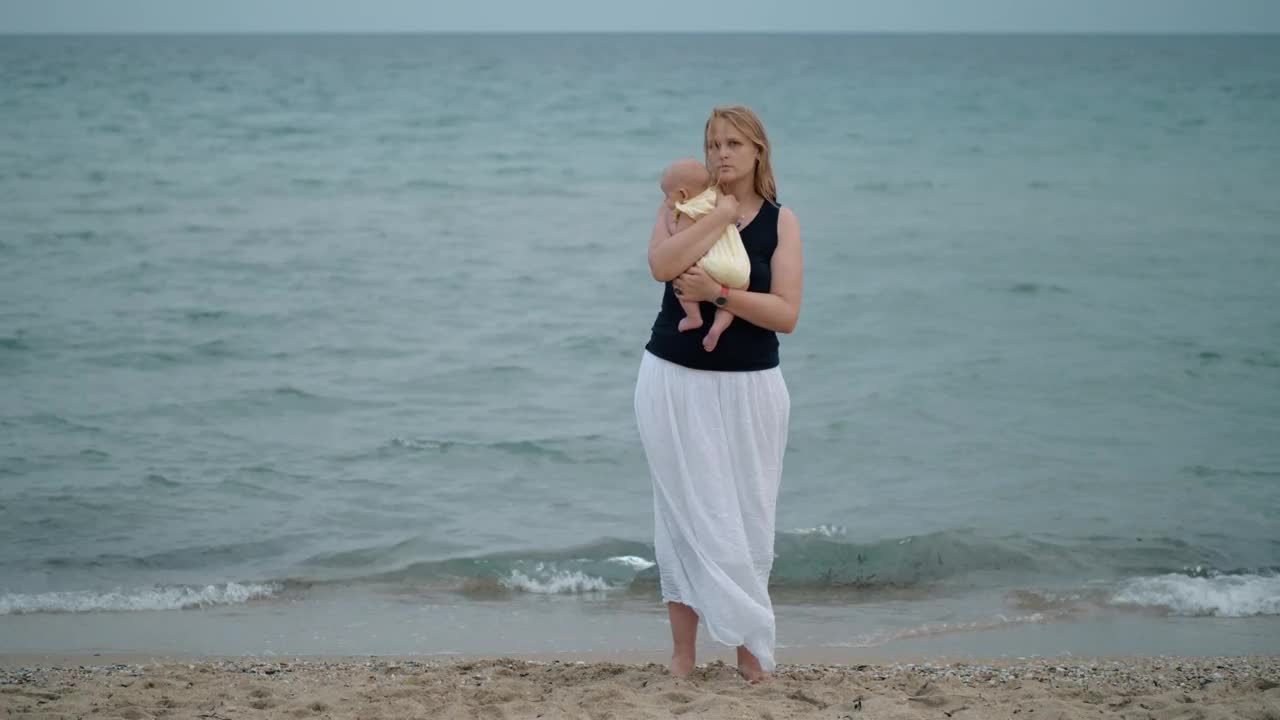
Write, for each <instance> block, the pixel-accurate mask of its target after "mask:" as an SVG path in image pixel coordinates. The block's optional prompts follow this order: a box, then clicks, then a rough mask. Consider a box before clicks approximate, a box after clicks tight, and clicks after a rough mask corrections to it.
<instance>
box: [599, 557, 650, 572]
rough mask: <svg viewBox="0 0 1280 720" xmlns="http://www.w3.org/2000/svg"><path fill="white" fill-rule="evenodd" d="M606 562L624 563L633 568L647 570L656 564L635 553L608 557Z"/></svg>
mask: <svg viewBox="0 0 1280 720" xmlns="http://www.w3.org/2000/svg"><path fill="white" fill-rule="evenodd" d="M608 562H611V563H618V564H619V565H626V566H627V567H629V568H632V569H634V570H647V569H649V568H651V567H653V566H654V565H656V564H657V563H654V562H652V561H650V560H645V559H644V558H642V557H638V556H636V555H619V556H618V557H611V558H609V560H608Z"/></svg>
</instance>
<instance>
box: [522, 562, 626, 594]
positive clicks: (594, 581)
mask: <svg viewBox="0 0 1280 720" xmlns="http://www.w3.org/2000/svg"><path fill="white" fill-rule="evenodd" d="M499 582H500V583H501V584H502V586H503V587H505V588H507V589H509V590H516V591H520V592H529V593H537V594H540V595H560V594H574V593H589V592H604V591H607V590H612V589H614V588H613V586H612V585H610V584H609V581H608V580H605V579H604V578H600V577H595V576H592V575H587V574H586V573H583V572H580V571H577V570H550V571H547V570H544V569H543V568H542V567H537V568H534V570H533V571H532V573H530V574H525V573H523V572H521V571H519V570H512V571H511V574H510V575H508V576H507V577H505V578H502V579H501V580H500V581H499Z"/></svg>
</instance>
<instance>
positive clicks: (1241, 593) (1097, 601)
mask: <svg viewBox="0 0 1280 720" xmlns="http://www.w3.org/2000/svg"><path fill="white" fill-rule="evenodd" d="M1006 601H1007V602H1008V604H1009V605H1010V606H1011V607H1013V608H1015V609H1018V610H1024V611H1030V612H1046V613H1059V614H1069V613H1078V612H1087V611H1092V610H1099V609H1118V610H1133V611H1138V612H1146V613H1150V612H1155V613H1160V614H1167V615H1174V616H1182V617H1228V618H1238V617H1256V616H1263V615H1280V575H1276V574H1275V573H1273V572H1270V571H1262V572H1246V571H1237V572H1221V571H1218V570H1214V569H1212V568H1205V567H1194V568H1187V569H1186V570H1184V571H1182V572H1171V573H1165V574H1162V575H1144V576H1138V577H1130V578H1126V579H1123V580H1120V581H1118V582H1115V583H1111V582H1108V583H1095V584H1093V585H1091V586H1089V587H1083V588H1078V589H1074V590H1065V591H1063V590H1059V591H1033V590H1014V591H1011V592H1010V593H1008V595H1007V596H1006Z"/></svg>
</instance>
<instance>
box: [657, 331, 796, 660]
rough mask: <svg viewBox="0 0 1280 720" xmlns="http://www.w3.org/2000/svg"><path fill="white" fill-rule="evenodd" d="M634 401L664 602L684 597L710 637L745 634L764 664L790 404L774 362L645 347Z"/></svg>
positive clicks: (728, 640)
mask: <svg viewBox="0 0 1280 720" xmlns="http://www.w3.org/2000/svg"><path fill="white" fill-rule="evenodd" d="M635 408H636V423H637V425H638V426H639V429H640V441H641V443H642V444H643V445H644V452H645V456H646V457H647V459H648V461H649V473H650V475H651V476H652V478H653V511H654V549H655V552H656V554H657V558H656V559H657V561H658V570H659V575H660V576H661V579H662V599H663V601H664V602H678V603H683V604H685V605H688V606H689V607H691V608H693V609H694V611H696V612H697V613H698V616H699V618H700V619H701V621H702V622H703V623H704V624H705V625H706V626H707V630H708V631H709V632H710V634H711V637H712V638H713V639H714V640H716V641H718V642H721V643H724V644H725V645H730V646H735V647H736V646H738V645H745V646H746V647H747V649H748V650H750V651H751V653H752V654H753V655H755V656H756V658H757V659H759V661H760V665H761V666H762V667H763V668H764V669H765V670H766V671H769V672H772V671H773V669H774V667H775V660H774V645H775V642H776V629H775V625H774V616H773V604H772V603H771V602H770V600H769V572H770V570H771V569H772V568H773V534H774V517H775V509H776V508H777V498H778V484H779V482H780V480H781V477H782V456H783V452H784V450H785V449H786V444H787V425H788V422H789V421H790V414H791V398H790V395H789V394H788V393H787V386H786V383H785V382H784V381H783V379H782V371H781V369H779V368H776V367H775V368H771V369H768V370H758V371H750V372H711V371H707V370H691V369H689V368H686V367H684V366H681V365H676V364H675V363H671V362H668V361H666V360H663V359H661V358H659V357H657V356H655V355H653V354H652V353H649V352H647V351H646V352H645V353H644V357H643V359H642V360H641V362H640V374H639V378H638V380H637V382H636V395H635Z"/></svg>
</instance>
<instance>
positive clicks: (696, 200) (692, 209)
mask: <svg viewBox="0 0 1280 720" xmlns="http://www.w3.org/2000/svg"><path fill="white" fill-rule="evenodd" d="M715 206H716V189H715V188H707V189H706V190H704V191H703V192H701V193H699V194H698V195H697V196H695V197H692V198H689V199H688V200H687V201H685V202H682V203H679V204H678V205H676V212H681V213H684V214H685V215H688V216H689V217H691V218H693V219H694V220H697V219H698V218H700V217H702V216H703V215H706V214H707V213H709V212H711V211H712V210H713V209H714V208H715ZM698 267H700V268H702V269H703V270H705V271H706V272H707V274H708V275H710V276H711V277H713V278H715V279H716V282H719V283H720V284H721V285H728V286H729V287H731V288H735V289H737V290H742V289H743V288H745V287H747V284H748V283H749V282H750V281H751V259H750V258H748V257H747V248H746V247H745V246H743V244H742V235H740V234H739V233H738V228H737V227H735V226H733V225H730V226H728V227H726V228H725V229H724V232H723V233H721V234H720V238H719V239H718V240H716V244H715V245H712V246H711V249H710V250H708V251H707V254H706V255H703V256H702V259H701V260H699V261H698Z"/></svg>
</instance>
